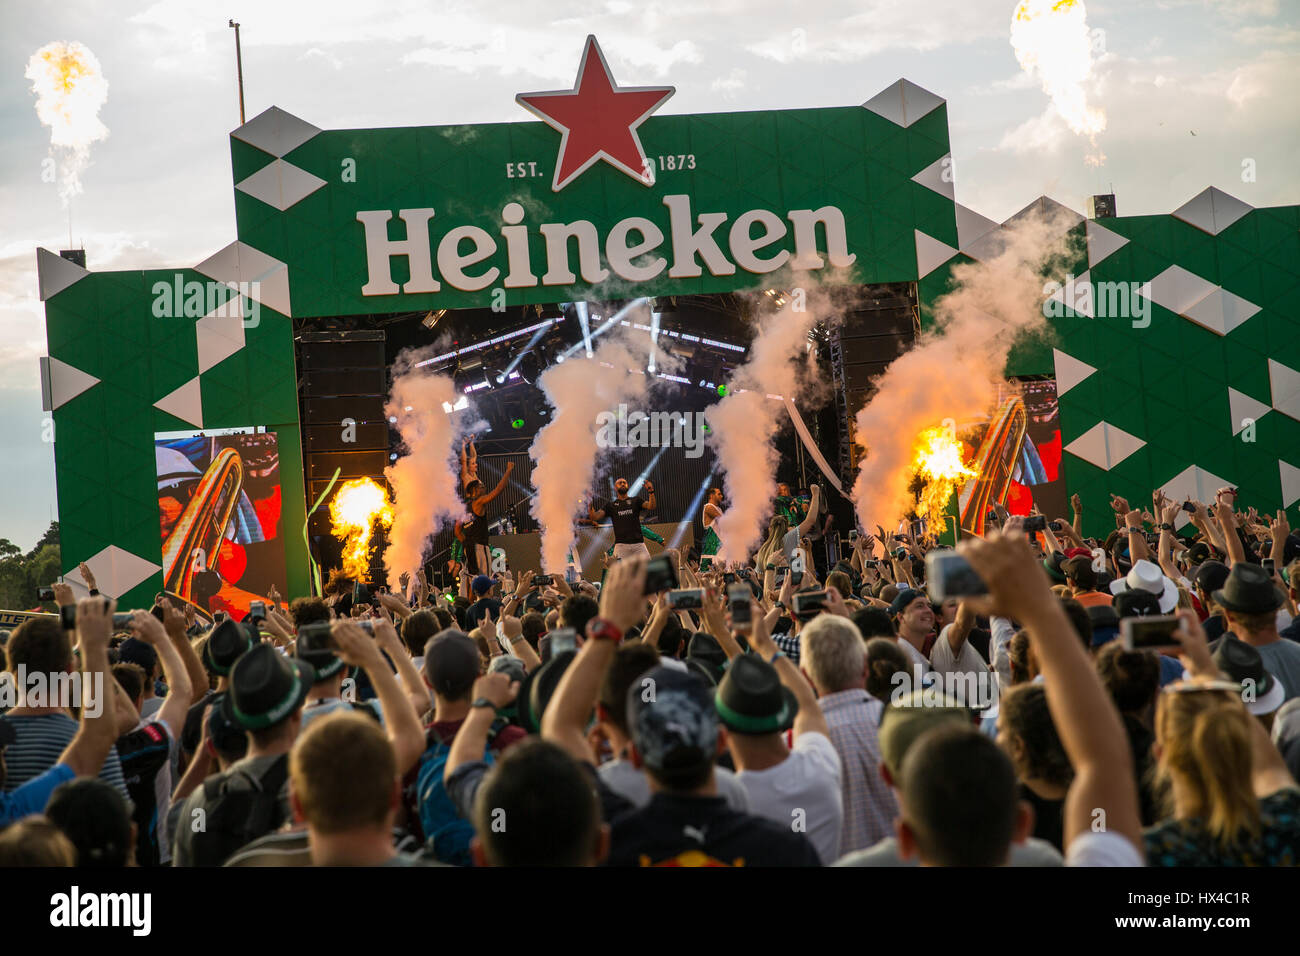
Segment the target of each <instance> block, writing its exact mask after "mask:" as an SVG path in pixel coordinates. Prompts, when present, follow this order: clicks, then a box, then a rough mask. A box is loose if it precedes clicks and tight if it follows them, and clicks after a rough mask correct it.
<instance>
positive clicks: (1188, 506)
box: [1183, 501, 1196, 515]
mask: <svg viewBox="0 0 1300 956" xmlns="http://www.w3.org/2000/svg"><path fill="white" fill-rule="evenodd" d="M1183 510H1184V511H1186V512H1187V513H1188V514H1189V515H1194V514H1196V505H1194V504H1192V503H1191V502H1190V501H1184V502H1183Z"/></svg>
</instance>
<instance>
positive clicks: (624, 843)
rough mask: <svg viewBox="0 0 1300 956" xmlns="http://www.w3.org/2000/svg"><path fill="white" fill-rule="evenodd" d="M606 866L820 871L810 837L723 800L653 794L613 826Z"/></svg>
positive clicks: (819, 862) (617, 820)
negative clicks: (801, 868)
mask: <svg viewBox="0 0 1300 956" xmlns="http://www.w3.org/2000/svg"><path fill="white" fill-rule="evenodd" d="M612 831H613V832H612V834H611V837H612V839H611V840H610V854H609V859H608V860H607V861H606V864H607V865H608V866H819V865H820V864H821V861H820V859H819V858H818V856H817V851H816V849H814V847H813V845H812V843H811V842H809V840H808V838H807V837H806V836H804V835H803V834H802V833H795V832H794V831H793V830H791V829H789V828H788V827H784V826H782V825H781V824H779V823H776V822H774V821H772V820H768V819H765V818H763V817H756V816H751V815H750V814H748V813H740V812H738V811H736V810H733V809H731V808H730V807H729V806H728V805H727V800H726V798H725V797H684V796H677V795H675V794H667V793H656V794H655V795H654V796H652V797H651V798H650V802H649V803H648V804H647V805H646V806H644V807H642V808H640V809H638V810H632V811H630V812H628V813H624V814H623V815H622V816H620V817H618V818H617V819H616V820H615V821H614V823H613V826H612Z"/></svg>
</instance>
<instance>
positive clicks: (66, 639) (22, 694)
mask: <svg viewBox="0 0 1300 956" xmlns="http://www.w3.org/2000/svg"><path fill="white" fill-rule="evenodd" d="M463 481H464V483H465V485H466V487H467V489H470V490H472V492H473V493H472V494H471V501H475V500H479V499H480V498H481V497H483V494H482V493H483V488H484V486H483V483H482V482H481V480H480V479H479V478H478V475H477V461H476V458H475V457H473V456H471V457H469V458H467V459H466V460H465V463H464V467H463ZM617 488H618V498H617V499H615V500H614V501H613V502H611V503H610V504H609V505H606V506H604V507H603V508H601V509H599V510H597V509H596V508H595V507H592V508H591V509H590V510H589V516H590V518H591V519H592V520H600V519H605V518H607V517H608V518H609V519H611V520H613V521H614V522H615V525H616V546H615V548H613V549H611V553H610V554H608V555H606V556H605V559H604V565H605V567H604V572H603V574H602V576H601V580H599V581H597V580H587V579H585V578H583V579H580V580H578V581H576V582H571V581H566V580H565V577H564V576H563V575H558V574H557V575H550V574H542V573H541V572H540V571H538V570H532V569H529V570H521V571H520V573H519V574H518V575H517V576H516V575H515V574H514V573H512V572H505V573H498V574H489V573H485V572H487V571H488V567H487V566H486V555H481V554H478V553H476V552H478V551H479V546H480V545H481V544H483V543H485V542H484V541H481V540H480V536H479V535H478V534H477V532H475V531H474V530H473V529H472V528H471V531H470V533H468V534H466V535H465V539H464V540H465V544H466V545H467V547H466V549H465V557H466V558H467V561H466V562H465V563H466V564H471V565H473V569H472V570H471V568H469V567H466V568H464V569H463V570H462V573H461V574H460V577H459V580H458V581H457V582H456V584H455V586H454V587H448V588H440V587H436V586H432V585H431V584H430V583H429V581H428V580H427V578H426V576H425V573H424V571H423V570H418V571H415V572H414V573H413V574H411V575H405V574H404V575H402V576H401V577H400V579H399V581H398V582H397V585H398V586H397V587H396V588H394V589H393V593H387V592H385V591H383V590H381V589H378V588H369V587H367V586H366V584H365V582H354V581H347V580H343V579H341V578H340V577H339V576H338V575H336V576H335V578H334V580H333V581H332V582H331V586H330V587H328V588H327V589H326V594H325V595H323V596H300V597H297V598H296V599H294V600H291V601H288V602H283V601H281V600H280V599H279V595H272V596H271V600H270V601H269V602H267V605H266V610H265V614H264V615H260V614H259V615H251V616H250V617H248V618H247V619H245V620H242V621H237V620H233V619H229V618H226V619H222V620H218V621H215V622H210V621H208V620H207V617H206V616H205V615H203V614H201V613H197V612H196V609H195V608H193V607H185V606H181V605H180V604H179V602H174V601H173V600H172V599H171V598H170V597H169V596H168V595H166V594H160V595H158V597H157V599H156V603H155V604H154V606H153V607H152V608H151V609H149V610H134V611H132V612H131V613H130V615H129V617H124V616H119V617H116V618H115V617H114V612H115V611H116V607H115V603H114V602H113V601H112V600H109V599H107V598H105V597H103V596H101V595H99V594H98V593H97V592H96V591H95V590H94V580H93V577H90V578H89V579H88V581H87V583H88V584H89V585H90V587H91V589H92V590H91V595H90V596H89V597H83V598H81V599H80V600H75V599H74V597H73V594H72V592H71V590H70V589H69V588H68V587H67V586H64V585H59V586H57V587H56V598H57V601H58V603H59V604H60V606H61V607H62V608H63V613H62V614H61V615H59V616H51V617H41V618H35V619H32V620H28V621H26V622H25V623H23V624H22V625H20V626H19V627H18V628H16V629H15V630H14V631H13V632H12V633H11V634H10V635H9V636H8V639H7V641H6V642H5V644H4V656H5V666H6V668H7V671H8V673H9V674H10V678H9V680H10V682H11V684H13V686H14V690H15V692H16V706H14V707H12V708H11V709H10V710H9V711H8V712H7V713H6V714H4V715H3V717H0V749H2V750H3V774H4V780H3V796H2V797H0V823H2V824H3V825H4V829H3V830H2V831H0V865H6V866H15V865H76V866H91V867H121V866H142V867H149V866H168V865H170V866H222V865H224V866H307V865H316V866H330V865H362V866H532V865H560V866H588V865H606V866H831V865H834V866H906V865H918V864H919V865H932V866H952V865H957V866H962V865H966V866H972V865H973V866H1000V865H1023V866H1059V865H1068V866H1140V865H1144V864H1145V865H1148V866H1189V865H1216V866H1238V865H1241V866H1245V865H1295V864H1296V863H1297V862H1300V789H1297V785H1296V779H1297V776H1300V609H1298V608H1297V600H1300V535H1294V534H1292V533H1291V530H1290V528H1289V526H1288V522H1287V520H1286V517H1285V514H1284V513H1283V512H1278V513H1277V514H1276V515H1275V516H1272V517H1270V516H1260V515H1258V514H1257V513H1256V512H1255V511H1254V510H1253V509H1251V510H1247V511H1244V512H1243V511H1240V510H1239V508H1238V504H1237V502H1236V494H1235V491H1233V490H1232V489H1223V490H1222V491H1220V492H1219V494H1218V496H1217V498H1216V500H1215V501H1214V502H1213V505H1212V506H1209V507H1207V506H1206V505H1203V504H1200V503H1197V502H1188V503H1183V502H1173V501H1169V500H1166V499H1165V498H1164V497H1163V496H1162V495H1161V494H1160V493H1158V492H1157V493H1156V494H1155V495H1153V499H1152V504H1151V510H1150V511H1143V510H1140V509H1136V508H1132V507H1130V505H1129V503H1128V502H1127V501H1125V500H1123V499H1122V498H1115V499H1114V500H1113V502H1112V505H1113V510H1114V523H1115V529H1114V531H1113V532H1111V533H1110V534H1109V536H1108V537H1106V538H1105V539H1092V538H1085V537H1084V536H1083V533H1082V530H1083V520H1082V518H1083V516H1082V513H1081V505H1080V503H1079V500H1078V498H1077V497H1076V498H1074V499H1073V500H1072V505H1073V510H1074V514H1073V516H1072V520H1066V519H1065V518H1061V519H1057V520H1050V521H1049V520H1046V519H1045V518H1043V517H1041V516H1038V515H1033V516H1029V517H1026V516H1019V515H1011V514H1008V513H1007V512H1006V510H1005V509H1004V508H1002V507H998V509H997V513H996V516H994V519H993V520H992V522H991V528H990V529H989V530H988V531H987V533H986V534H985V535H983V536H977V535H966V536H964V540H962V541H961V542H960V543H959V544H958V545H957V547H956V549H955V552H954V551H953V550H951V549H949V548H947V547H945V546H944V545H942V544H940V543H939V541H938V540H937V539H935V538H930V537H927V536H925V535H910V534H904V533H894V532H889V531H887V530H886V529H884V528H877V529H874V531H875V533H859V534H856V535H854V536H851V539H850V540H849V541H846V542H845V546H844V550H843V551H842V552H841V553H840V554H839V555H838V557H837V555H836V554H835V553H834V550H833V549H831V550H830V551H829V553H827V554H826V555H825V556H824V559H823V556H822V551H821V550H819V549H816V548H813V547H811V544H812V543H811V542H810V541H809V540H808V536H809V534H810V533H815V531H816V530H817V529H819V528H820V527H821V521H820V520H819V518H820V512H821V505H822V501H821V494H820V490H819V489H818V488H816V487H813V488H812V489H810V494H808V495H807V496H806V497H805V496H803V495H794V494H791V493H790V489H789V488H788V486H783V487H782V488H781V489H780V491H781V494H780V495H779V496H778V499H777V500H776V501H774V506H773V517H772V519H771V523H770V526H769V528H768V529H767V534H766V535H765V536H764V540H763V544H762V547H761V548H760V550H759V551H758V553H757V554H756V555H755V556H754V557H753V558H752V559H751V560H749V561H744V562H734V561H732V562H723V561H722V560H720V559H719V558H718V557H717V551H718V543H719V542H718V540H717V534H716V531H715V530H714V528H713V527H712V526H713V524H714V523H715V522H716V521H717V520H718V518H719V516H720V515H722V514H723V513H724V511H723V506H724V504H725V503H724V501H723V498H722V494H721V491H720V490H719V491H716V492H714V493H711V494H710V495H709V497H708V502H707V503H706V505H705V514H704V518H705V528H706V534H705V535H704V538H703V539H702V540H701V542H700V545H701V546H700V547H699V548H690V549H680V550H679V549H673V548H668V549H664V550H662V551H660V552H659V553H658V554H657V555H655V556H654V557H651V555H650V553H649V551H650V549H649V548H647V547H646V546H645V545H644V544H643V542H642V535H641V533H640V527H639V515H640V513H641V511H642V508H643V504H644V502H643V501H642V500H641V499H640V498H628V496H627V483H626V482H625V481H623V482H620V483H619V484H618V486H617ZM648 495H649V496H650V497H651V498H652V497H653V488H652V487H651V488H650V489H649V492H648ZM472 514H473V517H472V518H470V519H468V521H467V524H472V523H473V522H474V521H476V520H477V521H478V522H479V523H480V524H482V523H483V522H484V521H485V520H486V519H485V517H484V514H483V509H482V508H474V509H473V511H472ZM1183 515H1186V518H1187V521H1188V523H1189V524H1190V528H1189V529H1179V528H1177V527H1176V523H1177V522H1179V520H1180V517H1181V516H1183ZM1180 530H1181V531H1187V532H1191V533H1180ZM954 554H955V555H956V556H959V557H960V558H961V559H963V560H964V561H965V562H966V564H967V565H968V566H969V569H970V571H972V572H973V573H974V575H975V576H976V579H977V580H978V581H979V582H982V586H979V587H967V588H966V589H965V590H964V591H963V592H962V593H960V594H958V595H956V596H953V595H952V594H950V593H945V588H947V589H948V590H949V591H951V590H952V585H951V582H947V583H941V582H940V581H939V580H937V579H936V578H935V576H936V574H937V572H935V571H934V569H935V568H939V567H941V566H943V562H942V561H941V560H936V559H943V558H949V557H951V556H952V555H954ZM82 572H83V576H87V575H88V574H89V569H87V568H85V567H84V566H83V568H82ZM475 572H477V573H475ZM1167 616H1176V618H1177V623H1176V626H1173V627H1171V628H1166V629H1165V630H1164V631H1163V632H1162V633H1163V634H1164V643H1163V644H1158V643H1157V644H1151V643H1150V642H1147V643H1146V644H1142V643H1139V642H1138V641H1136V640H1135V639H1134V638H1133V634H1134V633H1136V631H1135V629H1134V628H1133V627H1132V619H1152V620H1150V621H1149V623H1157V624H1158V623H1159V621H1156V620H1154V619H1156V618H1162V619H1163V618H1165V617H1167ZM1126 622H1128V623H1126ZM37 673H40V674H49V675H55V674H64V675H66V674H73V673H76V674H80V675H81V676H82V678H83V680H82V690H83V694H90V693H92V692H93V689H94V688H95V687H100V688H101V690H102V693H101V694H100V697H99V700H98V703H97V704H94V702H92V701H91V698H90V697H89V696H83V698H82V700H81V701H56V700H51V699H45V698H41V699H38V698H36V697H32V696H29V695H30V684H29V683H28V682H25V681H24V680H22V679H20V678H22V677H23V676H24V675H27V676H29V675H32V674H37ZM954 688H956V691H955V690H954ZM962 688H978V689H979V693H978V694H976V695H975V697H974V698H972V697H971V696H969V695H966V694H963V693H959V692H957V691H960V690H961V689H962ZM83 703H84V704H85V706H78V705H79V704H83Z"/></svg>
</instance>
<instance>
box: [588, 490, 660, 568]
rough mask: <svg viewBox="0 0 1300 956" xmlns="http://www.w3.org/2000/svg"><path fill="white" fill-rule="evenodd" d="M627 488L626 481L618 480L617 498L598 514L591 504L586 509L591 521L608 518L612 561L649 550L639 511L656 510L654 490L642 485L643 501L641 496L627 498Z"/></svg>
mask: <svg viewBox="0 0 1300 956" xmlns="http://www.w3.org/2000/svg"><path fill="white" fill-rule="evenodd" d="M627 488H628V485H627V479H626V478H619V479H618V480H617V481H615V482H614V491H615V493H616V494H617V495H618V497H617V498H615V499H614V500H613V501H610V502H608V503H607V504H606V505H605V507H604V508H602V509H601V510H600V511H597V510H596V509H595V508H594V507H592V506H591V505H588V506H587V516H588V517H589V518H591V520H592V521H604V520H605V519H606V518H609V521H610V524H611V525H613V528H614V559H615V560H619V559H622V558H626V557H627V556H628V555H632V554H644V555H649V554H650V549H649V548H647V547H646V544H645V541H644V540H642V538H641V512H642V511H654V510H655V509H656V508H657V507H658V503H657V502H656V501H655V487H654V485H652V484H651V483H650V482H648V481H647V482H646V483H645V490H646V496H645V498H644V499H642V498H641V496H640V495H638V496H636V497H635V498H629V497H628V494H627Z"/></svg>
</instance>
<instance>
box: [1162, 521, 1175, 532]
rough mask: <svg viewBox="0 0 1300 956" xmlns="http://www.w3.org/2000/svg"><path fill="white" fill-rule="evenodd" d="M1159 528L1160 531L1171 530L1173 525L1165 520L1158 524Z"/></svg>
mask: <svg viewBox="0 0 1300 956" xmlns="http://www.w3.org/2000/svg"><path fill="white" fill-rule="evenodd" d="M1160 530H1161V531H1173V530H1174V526H1173V525H1171V524H1169V522H1165V523H1164V524H1162V525H1161V526H1160Z"/></svg>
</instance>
